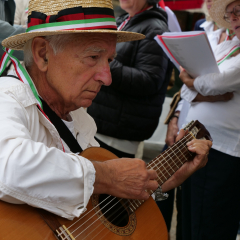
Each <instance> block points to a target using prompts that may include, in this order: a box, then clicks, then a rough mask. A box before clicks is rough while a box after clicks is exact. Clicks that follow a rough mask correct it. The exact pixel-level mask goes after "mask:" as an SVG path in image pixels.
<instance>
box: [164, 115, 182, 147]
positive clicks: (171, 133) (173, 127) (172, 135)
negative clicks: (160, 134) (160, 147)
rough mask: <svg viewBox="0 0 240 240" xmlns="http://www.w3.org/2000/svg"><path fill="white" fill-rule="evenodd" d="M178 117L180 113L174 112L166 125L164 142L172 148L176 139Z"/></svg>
mask: <svg viewBox="0 0 240 240" xmlns="http://www.w3.org/2000/svg"><path fill="white" fill-rule="evenodd" d="M179 115H180V111H176V112H175V113H174V115H173V116H172V118H171V120H170V121H169V123H168V128H167V135H166V139H165V142H166V144H167V145H168V146H172V145H173V144H174V143H175V142H176V138H177V135H178V131H179V129H178V117H179Z"/></svg>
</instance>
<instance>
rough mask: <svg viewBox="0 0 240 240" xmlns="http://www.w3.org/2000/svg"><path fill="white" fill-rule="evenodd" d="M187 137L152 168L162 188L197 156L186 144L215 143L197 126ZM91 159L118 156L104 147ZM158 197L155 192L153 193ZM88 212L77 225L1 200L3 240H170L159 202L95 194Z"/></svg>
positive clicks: (88, 154)
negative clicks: (157, 175) (203, 140)
mask: <svg viewBox="0 0 240 240" xmlns="http://www.w3.org/2000/svg"><path fill="white" fill-rule="evenodd" d="M186 129H188V130H189V131H188V133H187V134H186V135H185V136H184V137H183V138H182V139H181V140H180V141H178V142H176V143H175V144H174V145H173V146H172V147H170V148H168V149H167V150H166V151H164V152H163V153H161V154H160V155H159V156H157V157H156V158H155V159H153V160H152V161H151V162H149V163H148V164H147V168H148V169H154V170H156V171H157V173H158V174H159V177H158V183H159V185H162V184H163V183H164V182H165V181H166V180H167V179H169V178H170V177H171V176H172V175H173V174H174V173H175V172H176V171H177V170H178V169H179V168H180V167H181V166H182V165H183V164H184V163H185V162H186V161H191V160H192V159H193V158H194V154H193V153H191V152H190V151H188V149H187V147H186V143H187V142H189V141H191V140H192V139H194V138H197V139H202V138H204V139H208V140H211V137H210V134H209V133H208V131H207V130H206V129H205V127H204V126H203V125H202V124H200V123H199V122H198V121H195V122H191V123H190V124H188V125H187V126H186ZM81 155H82V156H84V157H85V158H87V159H91V160H94V161H106V160H109V159H115V158H117V156H115V155H114V154H112V153H111V152H109V151H107V150H105V149H103V148H99V147H94V148H88V149H86V150H85V151H83V152H82V153H81ZM151 193H153V192H151ZM87 209H88V210H87V211H86V212H85V213H83V214H82V215H81V216H80V217H79V218H77V219H74V220H72V221H70V220H66V219H64V218H61V217H58V216H55V215H54V214H51V213H49V212H47V211H44V210H40V209H36V208H33V207H30V206H28V205H16V204H9V203H6V202H3V201H0V216H1V217H0V239H1V240H54V239H58V240H74V239H76V240H78V239H79V240H90V239H91V240H92V239H94V240H101V239H108V240H147V239H152V240H167V239H168V232H167V228H166V225H165V222H164V219H163V217H162V215H161V212H160V210H159V208H158V207H157V205H156V203H155V201H154V200H153V199H152V197H150V198H149V199H148V200H147V201H140V200H128V199H119V198H116V197H113V196H109V195H93V196H92V197H91V199H90V201H89V204H88V206H87Z"/></svg>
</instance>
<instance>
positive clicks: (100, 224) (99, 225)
mask: <svg viewBox="0 0 240 240" xmlns="http://www.w3.org/2000/svg"><path fill="white" fill-rule="evenodd" d="M126 204H127V199H126V203H125V204H124V205H123V207H125V205H126ZM119 209H120V208H119ZM124 211H126V210H123V211H121V212H120V213H119V214H118V215H117V216H115V217H114V218H113V219H112V220H111V221H114V220H115V219H116V218H117V217H119V216H120V215H121V214H122V213H123V212H124ZM115 213H116V212H113V213H111V215H110V217H112V216H113V214H114V215H115ZM101 226H103V228H102V230H101V231H100V232H102V231H103V230H104V229H106V230H107V232H106V234H105V235H104V236H102V238H103V237H105V236H106V235H107V234H108V233H110V232H111V230H109V229H108V228H106V227H105V226H104V225H103V224H102V222H100V223H99V224H98V226H97V227H95V229H93V230H92V232H90V233H89V234H88V235H87V236H86V237H85V238H83V239H81V240H84V239H86V238H87V237H88V236H89V235H90V234H91V233H93V231H95V230H96V229H97V228H98V227H101ZM100 232H99V231H98V233H97V234H96V235H95V236H94V237H93V238H91V240H92V239H94V238H95V237H96V236H97V235H99V233H100ZM79 236H80V234H78V235H77V236H76V238H78V237H79ZM102 238H101V239H102ZM98 240H100V239H98Z"/></svg>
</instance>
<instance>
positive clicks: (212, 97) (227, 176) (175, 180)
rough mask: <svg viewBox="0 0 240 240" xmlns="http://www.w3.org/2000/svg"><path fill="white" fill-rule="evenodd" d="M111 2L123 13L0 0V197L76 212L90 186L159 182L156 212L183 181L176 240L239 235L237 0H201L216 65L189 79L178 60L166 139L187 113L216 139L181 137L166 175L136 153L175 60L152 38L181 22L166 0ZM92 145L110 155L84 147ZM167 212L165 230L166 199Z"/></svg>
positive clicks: (54, 1)
mask: <svg viewBox="0 0 240 240" xmlns="http://www.w3.org/2000/svg"><path fill="white" fill-rule="evenodd" d="M119 3H120V7H121V8H122V9H123V10H124V11H125V13H124V14H123V15H121V16H120V17H118V18H117V19H116V20H115V17H114V10H113V5H112V1H111V0H102V1H98V0H95V1H87V0H75V1H72V0H30V1H29V0H26V1H21V0H15V1H14V0H8V1H5V0H0V32H1V33H0V41H1V44H2V46H3V47H4V48H3V50H1V52H0V55H1V62H0V74H1V75H2V76H1V77H0V116H1V117H0V122H1V124H0V131H1V135H0V146H1V150H2V151H1V153H0V200H1V201H4V202H8V203H11V204H28V205H30V206H33V207H36V208H41V209H44V210H47V211H48V212H51V213H54V214H56V215H58V216H61V217H63V218H67V219H71V220H72V219H74V218H78V217H79V216H81V215H82V214H84V212H85V211H86V210H87V205H88V203H89V201H90V198H91V196H92V195H93V194H108V195H112V196H115V197H118V198H124V199H137V200H139V201H141V200H144V201H147V200H148V199H149V198H150V196H151V195H152V193H153V192H155V191H157V194H156V196H157V198H156V201H157V202H158V206H159V208H160V210H162V211H163V208H165V207H166V204H168V205H169V206H170V208H172V206H173V199H174V197H172V198H171V199H167V200H164V201H165V203H166V204H161V203H159V200H160V199H161V200H163V199H165V198H166V194H165V193H166V192H169V191H170V190H171V191H172V193H174V188H176V187H178V186H180V185H181V189H179V194H178V199H179V200H180V199H181V203H182V204H181V206H178V207H179V212H181V215H179V218H178V220H179V224H180V227H181V232H179V233H178V234H177V240H181V239H182V240H235V239H236V235H237V231H238V227H239V221H240V191H239V188H240V178H239V170H240V161H239V157H240V141H239V136H240V134H239V133H240V126H239V124H238V118H239V114H238V106H239V104H238V98H239V96H240V94H239V90H238V87H239V83H240V81H239V75H238V71H240V67H239V66H240V62H238V61H240V54H239V53H240V40H239V39H240V0H236V1H233V0H206V4H207V9H208V12H207V14H206V15H207V18H206V19H205V20H201V21H200V22H197V23H196V30H203V31H205V32H206V34H207V36H208V39H209V42H210V45H211V47H212V49H213V52H214V55H215V58H216V61H217V62H218V63H219V64H218V65H219V70H220V73H218V74H216V73H212V74H208V75H205V76H199V77H197V78H196V79H193V78H192V77H191V76H190V75H189V74H188V73H187V72H186V71H185V70H184V69H181V72H180V79H181V80H182V82H183V83H184V85H183V87H182V88H181V90H180V91H179V93H178V98H177V101H175V104H174V105H172V106H173V109H171V111H170V114H169V118H168V120H167V123H168V131H167V136H166V148H167V147H171V146H173V145H174V144H175V143H176V142H177V141H178V140H180V141H181V139H184V137H185V136H186V134H187V132H185V131H184V130H180V129H181V128H182V127H183V126H184V125H186V124H187V123H188V122H190V121H191V120H199V121H200V122H201V123H203V124H204V126H205V127H206V128H207V129H208V131H209V132H210V134H211V137H212V139H213V143H212V142H211V141H210V140H206V139H200V140H199V139H194V140H191V141H189V142H187V143H186V148H187V149H188V150H189V152H193V153H194V154H195V155H194V156H195V157H194V159H193V160H192V161H187V162H186V163H185V164H183V166H182V167H180V168H179V169H178V170H177V171H176V172H175V173H174V174H173V175H172V176H171V177H170V178H169V179H166V181H165V182H164V183H163V184H162V185H160V184H159V181H158V179H159V178H160V177H161V176H162V175H163V176H164V170H166V169H164V168H162V167H161V168H160V169H158V171H157V170H156V169H154V168H148V167H147V165H146V163H145V162H144V161H143V160H141V159H138V158H135V155H136V152H137V149H138V147H139V144H140V142H142V141H144V140H146V139H148V138H150V137H151V136H152V134H153V133H154V131H155V129H156V128H157V125H158V121H159V117H160V116H161V112H162V107H163V103H164V99H165V95H166V91H167V87H168V84H169V81H170V78H171V75H172V70H173V64H172V62H171V61H170V60H169V59H168V57H167V56H166V54H165V53H164V51H163V50H162V49H161V47H160V46H159V45H158V44H157V42H156V41H155V40H154V37H155V36H156V35H160V34H163V33H164V32H168V31H175V30H174V29H176V31H177V30H179V27H178V26H177V25H174V23H176V21H175V19H172V18H171V16H173V13H172V12H171V10H170V9H169V8H165V6H164V2H163V1H160V2H159V0H119ZM196 57H197V56H196ZM223 59H224V61H222V60H223ZM203 61H204V59H203ZM175 100H176V99H175ZM100 146H101V147H102V148H105V149H107V150H110V151H111V152H112V153H114V154H115V155H116V158H115V159H111V160H107V161H104V162H101V161H91V158H88V157H83V156H82V155H81V154H82V153H83V152H84V150H86V149H89V148H91V147H100ZM184 147H185V146H184ZM177 154H178V153H177V152H175V155H177ZM1 201H0V202H1ZM166 209H169V208H166ZM163 212H164V211H163ZM163 215H164V218H165V220H166V223H167V226H168V230H169V228H170V223H169V221H171V215H172V210H167V213H166V214H165V213H164V214H163ZM146 231H148V229H147V228H146ZM0 236H1V233H0ZM4 237H5V236H4ZM155 239H159V238H158V236H156V238H155Z"/></svg>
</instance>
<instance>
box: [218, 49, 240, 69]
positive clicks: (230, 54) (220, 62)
mask: <svg viewBox="0 0 240 240" xmlns="http://www.w3.org/2000/svg"><path fill="white" fill-rule="evenodd" d="M239 49H240V46H239V45H236V46H234V47H233V48H232V49H231V50H230V51H229V52H228V53H227V54H226V55H224V56H223V57H222V58H221V59H219V60H218V61H217V64H218V66H219V65H220V64H222V63H223V62H224V61H225V60H226V59H228V58H229V57H231V56H232V55H233V54H234V53H235V52H236V51H238V50H239Z"/></svg>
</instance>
